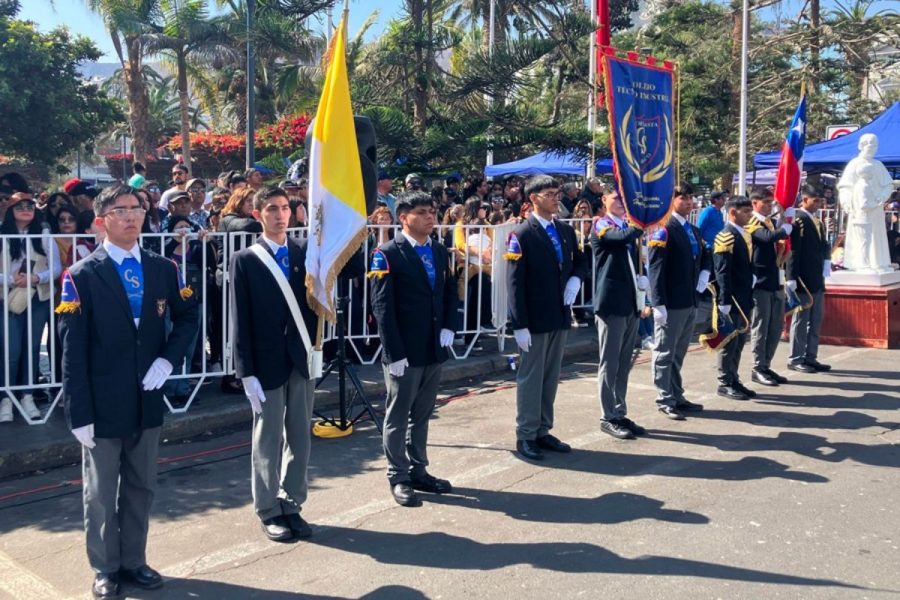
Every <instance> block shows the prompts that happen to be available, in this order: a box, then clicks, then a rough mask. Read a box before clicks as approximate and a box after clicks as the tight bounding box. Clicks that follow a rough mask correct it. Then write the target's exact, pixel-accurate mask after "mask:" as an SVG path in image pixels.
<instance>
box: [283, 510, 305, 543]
mask: <svg viewBox="0 0 900 600" xmlns="http://www.w3.org/2000/svg"><path fill="white" fill-rule="evenodd" d="M284 519H285V520H286V521H287V524H288V527H290V528H291V533H293V534H294V537H295V538H296V539H298V540H300V539H303V538H308V537H309V536H311V535H312V527H310V526H309V523H307V522H306V521H304V520H303V517H301V516H300V515H299V514H297V513H291V514H289V515H284Z"/></svg>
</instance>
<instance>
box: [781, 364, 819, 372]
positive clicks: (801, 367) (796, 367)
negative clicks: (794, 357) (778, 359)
mask: <svg viewBox="0 0 900 600" xmlns="http://www.w3.org/2000/svg"><path fill="white" fill-rule="evenodd" d="M788 369H790V370H791V371H799V372H800V373H817V371H816V369H815V367H813V366H811V365H808V364H806V363H794V364H791V363H788Z"/></svg>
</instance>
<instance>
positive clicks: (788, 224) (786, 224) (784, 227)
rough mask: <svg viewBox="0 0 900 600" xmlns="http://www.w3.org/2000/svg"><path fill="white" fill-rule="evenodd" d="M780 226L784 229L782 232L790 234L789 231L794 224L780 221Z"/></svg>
mask: <svg viewBox="0 0 900 600" xmlns="http://www.w3.org/2000/svg"><path fill="white" fill-rule="evenodd" d="M781 228H782V229H784V232H785V233H786V234H788V235H791V232H792V231H793V230H794V226H793V225H791V224H790V223H782V224H781Z"/></svg>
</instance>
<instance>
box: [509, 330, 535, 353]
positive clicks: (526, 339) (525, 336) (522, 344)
mask: <svg viewBox="0 0 900 600" xmlns="http://www.w3.org/2000/svg"><path fill="white" fill-rule="evenodd" d="M513 337H515V338H516V343H517V344H518V345H519V349H520V350H521V351H522V352H528V351H529V350H530V349H531V332H530V331H528V329H516V330H515V331H513Z"/></svg>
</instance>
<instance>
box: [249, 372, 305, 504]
mask: <svg viewBox="0 0 900 600" xmlns="http://www.w3.org/2000/svg"><path fill="white" fill-rule="evenodd" d="M315 388H316V383H315V381H314V380H310V379H307V378H305V377H304V376H303V375H302V374H301V373H300V371H298V370H297V369H294V370H293V371H291V376H290V377H289V378H288V380H287V383H285V384H284V385H283V386H281V387H279V388H275V389H274V390H263V393H264V394H265V396H266V401H265V402H263V403H262V412H261V413H260V414H258V415H254V417H253V444H252V452H251V456H250V463H251V465H252V466H253V469H252V470H253V481H252V484H251V487H252V490H253V508H254V510H256V514H257V516H258V517H259V518H260V519H261V520H263V521H265V520H266V519H271V518H272V517H277V516H279V515H288V514H292V513H298V512H300V507H301V506H302V505H303V503H304V502H305V501H306V495H307V491H308V490H307V482H306V468H307V466H308V465H309V446H310V420H311V419H312V411H313V403H314V401H313V396H314V394H315Z"/></svg>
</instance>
